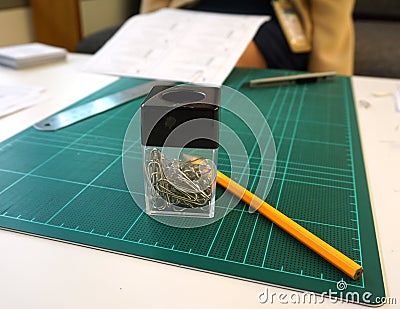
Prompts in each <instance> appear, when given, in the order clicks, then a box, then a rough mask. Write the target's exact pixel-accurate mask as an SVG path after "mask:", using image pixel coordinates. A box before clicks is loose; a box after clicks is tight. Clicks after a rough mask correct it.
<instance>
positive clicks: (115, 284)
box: [0, 54, 400, 309]
mask: <svg viewBox="0 0 400 309" xmlns="http://www.w3.org/2000/svg"><path fill="white" fill-rule="evenodd" d="M87 57H88V56H84V55H76V54H75V55H74V54H71V55H69V57H68V61H67V62H63V63H57V64H51V65H45V66H41V67H38V68H32V69H28V70H23V71H14V70H11V69H7V68H4V67H0V84H1V83H2V82H3V81H5V80H7V81H8V82H11V81H12V82H15V83H23V84H29V85H37V86H42V87H44V88H46V89H47V93H48V94H49V95H50V96H51V99H50V100H48V101H46V102H44V103H42V104H40V105H38V106H35V107H32V108H29V109H26V110H23V111H20V112H18V113H15V114H13V115H10V116H8V117H3V118H0V140H4V139H6V138H7V137H10V136H12V135H14V134H16V133H17V132H19V131H22V130H23V129H25V128H27V127H29V126H31V125H32V124H34V123H35V122H37V121H39V120H41V119H42V118H44V117H46V116H48V115H50V114H53V113H54V112H56V111H58V110H60V109H62V108H64V107H66V106H68V105H69V104H72V103H73V102H75V101H77V100H78V99H80V98H82V97H84V96H86V95H88V94H90V93H92V92H94V91H95V90H97V89H99V88H102V87H104V86H105V85H107V84H109V83H110V82H113V81H114V80H116V78H115V77H110V76H101V75H94V74H89V73H84V72H80V71H79V68H80V67H81V65H82V64H83V63H84V61H85V60H86V59H87ZM399 83H400V81H399V80H393V79H379V78H368V77H354V78H353V89H354V95H355V99H356V106H357V113H358V119H359V125H360V131H361V139H362V144H363V150H364V159H365V163H366V169H367V177H368V182H369V188H370V193H371V199H372V203H373V211H374V216H375V224H376V230H377V235H378V241H379V247H380V254H381V258H382V264H383V265H382V266H383V272H384V278H385V284H386V289H387V296H390V297H396V298H397V303H398V304H399V303H400V265H399V264H400V241H399V239H398V234H400V227H399V225H400V224H399V223H398V221H399V218H400V177H399V175H400V113H398V112H395V109H394V101H393V98H392V97H391V96H386V97H374V96H373V94H372V93H373V92H392V91H394V90H395V89H396V87H397V85H398V84H399ZM360 99H364V100H367V101H368V102H370V106H369V107H368V108H365V107H363V106H362V105H361V104H358V101H359V100H360ZM0 202H1V201H0ZM178 287H179V288H178ZM265 288H268V292H269V293H276V294H279V293H281V292H283V293H288V294H289V293H291V291H288V290H285V289H279V288H276V287H271V286H267V285H266V284H256V283H252V282H247V281H244V280H239V279H231V278H227V277H223V276H221V275H214V274H208V273H204V272H200V271H195V270H189V269H183V268H179V267H175V266H169V265H164V264H161V263H157V262H151V261H146V260H142V259H139V258H133V257H127V256H122V255H120V254H115V253H107V252H103V251H100V250H95V249H88V248H84V247H81V246H77V245H72V244H66V243H61V242H58V241H52V240H47V239H42V238H38V237H34V236H28V235H22V234H17V233H13V232H7V231H0V308H5V309H6V308H7V309H9V308H42V309H43V308H97V309H100V308H130V309H131V308H261V307H266V306H271V305H280V301H279V300H278V299H277V298H275V299H274V303H273V304H271V303H270V302H268V303H266V304H260V303H259V302H258V296H259V294H260V293H261V292H263V291H264V290H265ZM286 301H288V302H289V303H288V304H286V305H285V306H288V307H294V308H298V307H299V306H307V304H306V305H301V304H291V303H290V300H289V299H288V298H286ZM336 305H337V304H336ZM308 306H309V305H308ZM319 306H322V307H331V306H333V304H332V303H331V302H330V301H329V300H325V301H324V303H323V304H320V305H319ZM342 306H344V307H346V308H361V307H359V305H355V304H343V305H342ZM389 307H391V305H388V306H387V308H389ZM393 307H394V306H393Z"/></svg>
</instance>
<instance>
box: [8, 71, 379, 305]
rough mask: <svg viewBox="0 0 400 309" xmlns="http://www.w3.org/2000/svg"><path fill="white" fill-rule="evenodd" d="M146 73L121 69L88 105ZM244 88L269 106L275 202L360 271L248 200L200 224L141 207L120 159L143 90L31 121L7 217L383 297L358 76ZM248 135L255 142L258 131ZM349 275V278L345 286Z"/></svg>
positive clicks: (11, 144)
mask: <svg viewBox="0 0 400 309" xmlns="http://www.w3.org/2000/svg"><path fill="white" fill-rule="evenodd" d="M278 74H288V72H279V71H273V70H246V69H236V70H234V71H233V73H232V74H231V75H230V77H229V78H228V80H227V81H226V85H229V86H231V87H233V88H237V89H239V86H240V85H241V84H242V82H245V81H248V80H250V79H253V78H260V77H265V76H272V75H278ZM142 82H143V81H142V80H137V79H120V80H119V81H117V82H115V83H114V84H112V85H110V86H108V87H106V88H104V89H102V90H100V91H98V92H97V93H95V94H93V95H91V96H89V97H88V98H85V99H83V100H82V101H81V102H80V103H83V102H85V101H88V100H91V99H94V98H98V97H101V96H103V95H106V94H110V93H113V92H115V91H118V90H122V89H125V88H128V87H130V86H133V85H137V84H140V83H142ZM241 90H242V91H243V93H244V94H245V95H247V96H248V97H249V98H250V99H252V100H253V101H254V102H255V103H256V104H257V105H258V107H259V108H260V110H261V111H262V112H263V113H264V115H265V116H266V118H267V120H268V123H269V125H270V127H271V130H272V132H273V135H274V139H275V144H276V149H277V170H276V177H275V181H274V184H273V186H272V189H271V192H270V194H269V196H268V199H267V201H268V202H269V203H270V204H272V205H274V206H275V207H277V208H278V209H279V210H280V211H282V212H283V213H285V214H287V215H288V216H289V217H291V218H292V219H293V220H295V221H296V222H298V223H299V224H301V225H303V226H304V227H305V228H307V229H309V230H310V231H312V232H313V233H315V234H317V235H318V236H319V237H321V238H322V239H324V240H326V241H327V242H328V243H330V244H332V245H333V246H334V247H336V248H338V249H339V250H341V251H342V252H343V253H345V254H346V255H348V256H349V257H351V258H352V259H354V260H355V261H357V262H358V263H360V264H361V265H363V267H364V269H365V271H364V274H363V276H362V277H361V278H360V279H359V280H357V281H353V280H351V279H350V278H348V277H346V276H345V275H343V274H342V273H341V272H340V271H338V270H336V268H334V267H333V266H331V265H330V264H329V263H327V262H326V261H325V260H323V259H322V258H320V257H319V256H318V255H316V254H315V253H313V252H312V251H310V250H309V249H307V248H306V247H304V246H303V245H301V244H300V243H298V242H297V241H296V240H294V239H293V238H291V237H290V236H288V235H287V234H286V233H285V232H283V231H281V230H280V229H279V228H278V227H276V226H275V225H274V224H271V222H269V221H268V220H267V219H265V218H264V217H262V216H261V215H259V214H258V213H255V214H250V213H248V211H247V206H245V205H244V204H243V203H241V204H239V205H238V206H237V207H236V208H235V209H234V210H233V211H231V212H230V213H229V215H228V216H226V217H224V218H223V219H221V220H219V221H217V222H215V223H213V224H211V225H208V226H205V227H201V228H194V229H180V228H173V227H169V226H166V225H163V224H161V223H159V222H157V221H155V220H153V219H151V218H150V217H148V216H147V215H145V214H143V213H142V211H141V210H140V208H139V207H137V206H136V205H135V204H134V202H133V200H132V198H131V196H130V194H129V192H128V191H127V188H126V185H125V182H124V177H123V173H122V166H121V157H122V154H121V150H122V143H123V137H124V134H125V130H126V128H127V126H128V124H129V121H130V119H131V118H132V116H133V114H134V113H135V112H136V111H137V109H138V108H139V106H140V103H141V102H142V100H143V99H138V100H135V101H132V102H131V103H129V104H126V105H123V106H121V107H119V108H116V109H114V110H111V111H108V112H106V113H103V114H101V115H98V116H96V117H92V118H90V119H87V120H85V121H83V122H80V123H78V124H75V125H73V126H71V127H68V128H65V129H63V130H60V131H56V132H40V131H37V130H35V129H33V128H30V129H27V130H26V131H24V132H22V133H20V134H18V135H16V136H14V137H12V138H10V139H9V140H6V141H5V142H3V143H1V144H0V226H1V227H2V228H5V229H11V230H15V231H21V232H26V233H31V234H35V235H38V236H45V237H50V238H54V239H57V240H62V241H69V242H74V243H77V244H84V245H88V246H93V247H96V248H99V249H106V250H112V251H116V252H121V253H123V254H130V255H134V256H139V257H144V258H149V259H154V260H160V261H163V262H168V263H172V264H179V265H183V266H188V267H192V268H197V269H200V270H205V271H212V272H217V273H221V274H223V275H228V276H233V277H239V278H243V279H248V280H253V281H258V282H266V283H270V284H273V285H280V286H287V287H289V288H293V289H298V290H306V291H311V292H315V293H328V291H329V290H330V291H331V292H333V295H336V296H339V297H340V296H342V298H346V297H348V298H350V299H355V298H354V295H355V294H351V296H350V297H349V296H348V295H349V292H352V293H353V292H354V293H358V295H359V296H360V301H361V302H362V301H363V299H362V296H363V295H364V293H365V292H366V293H371V294H372V295H369V294H366V295H367V297H368V295H369V297H368V299H367V302H371V303H372V304H379V302H380V301H379V300H378V299H376V298H377V297H382V296H384V295H385V292H384V284H383V280H382V273H381V266H380V261H379V253H378V248H377V243H376V237H375V230H374V222H373V217H372V213H371V205H370V200H369V193H368V187H367V182H366V176H365V171H364V163H363V158H362V152H361V145H360V139H359V133H358V128H357V120H356V114H355V110H354V105H353V104H354V103H353V97H352V90H351V84H350V80H349V79H348V78H346V77H337V78H335V80H334V81H329V82H328V81H327V82H321V83H316V84H307V85H296V86H290V87H278V88H262V89H249V88H248V89H241ZM78 104H79V103H78ZM239 127H240V126H239ZM238 131H239V132H238V134H239V136H240V134H241V133H242V132H240V129H238ZM261 133H262V132H261ZM246 134H247V133H246V132H243V136H242V139H243V141H244V142H245V144H246V147H247V148H248V149H249V148H252V146H253V145H252V143H254V139H251V138H248V137H247V138H246ZM138 155H139V154H138ZM258 155H259V154H258ZM258 155H257V154H256V153H255V154H253V157H252V158H251V160H250V166H251V174H252V175H251V178H250V180H251V181H250V184H252V186H251V187H249V189H250V190H251V189H252V187H254V186H255V185H256V184H257V177H258V171H259V168H260V167H259V166H258V162H259V160H258V159H257V156H258ZM227 162H228V161H227V158H226V154H224V153H223V152H220V156H219V161H218V164H219V169H220V170H221V171H222V172H228V173H229V170H228V167H227V164H226V163H227ZM220 190H222V189H220ZM219 193H221V192H219ZM217 207H223V205H217ZM341 280H344V281H345V283H346V284H347V288H346V289H344V290H342V291H341V288H342V287H343V282H341V284H342V285H340V286H339V288H338V286H337V282H339V281H341ZM335 293H337V294H335Z"/></svg>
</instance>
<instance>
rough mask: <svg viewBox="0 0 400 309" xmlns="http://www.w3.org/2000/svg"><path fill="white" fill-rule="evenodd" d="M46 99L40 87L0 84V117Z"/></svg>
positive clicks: (46, 96)
mask: <svg viewBox="0 0 400 309" xmlns="http://www.w3.org/2000/svg"><path fill="white" fill-rule="evenodd" d="M47 98H48V95H46V94H45V93H44V89H43V88H41V87H32V86H23V85H22V86H21V85H1V84H0V117H3V116H5V115H8V114H11V113H14V112H16V111H19V110H21V109H24V108H27V107H29V106H32V105H34V104H37V103H40V102H42V101H44V100H46V99H47Z"/></svg>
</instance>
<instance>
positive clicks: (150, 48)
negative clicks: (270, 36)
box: [85, 9, 269, 85]
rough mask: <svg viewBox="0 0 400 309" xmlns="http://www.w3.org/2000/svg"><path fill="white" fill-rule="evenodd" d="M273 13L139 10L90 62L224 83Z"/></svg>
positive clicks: (105, 68)
mask: <svg viewBox="0 0 400 309" xmlns="http://www.w3.org/2000/svg"><path fill="white" fill-rule="evenodd" d="M267 20H269V17H268V16H250V15H234V14H218V13H205V12H194V11H188V10H179V9H162V10H159V11H157V12H154V13H150V14H142V15H136V16H134V17H132V18H131V19H129V20H128V21H127V22H126V23H125V24H124V25H123V27H122V28H121V29H120V30H119V31H118V32H117V33H116V34H115V35H114V36H113V37H112V38H111V39H110V40H109V41H108V42H107V43H106V45H105V46H104V47H103V48H102V49H101V50H99V51H98V52H97V53H96V54H95V55H94V56H93V57H92V58H91V60H90V61H89V62H88V63H87V66H86V68H85V69H86V70H88V71H92V72H97V73H104V74H112V75H119V76H132V77H139V78H149V79H165V80H174V81H182V82H192V83H208V84H218V85H220V84H222V83H223V81H224V80H225V79H226V77H227V76H228V75H229V73H230V72H231V70H232V69H233V67H234V65H235V63H236V62H237V60H238V59H239V58H240V56H241V54H242V53H243V51H244V50H245V48H246V46H247V45H248V43H249V42H250V41H251V40H252V38H253V37H254V35H255V33H256V32H257V29H258V28H259V27H260V25H261V24H262V23H264V22H265V21H267Z"/></svg>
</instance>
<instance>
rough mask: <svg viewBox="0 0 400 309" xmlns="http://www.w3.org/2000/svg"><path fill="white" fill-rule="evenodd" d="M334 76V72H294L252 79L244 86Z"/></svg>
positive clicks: (300, 82) (298, 82) (285, 82)
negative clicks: (286, 74) (292, 73)
mask: <svg viewBox="0 0 400 309" xmlns="http://www.w3.org/2000/svg"><path fill="white" fill-rule="evenodd" d="M334 76H336V72H320V73H304V74H296V75H288V76H278V77H267V78H260V79H253V80H251V81H249V82H247V83H245V84H244V86H248V87H251V88H257V87H275V86H285V85H292V84H305V83H316V82H319V81H321V80H325V79H328V78H333V77H334Z"/></svg>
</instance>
